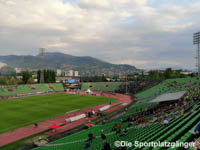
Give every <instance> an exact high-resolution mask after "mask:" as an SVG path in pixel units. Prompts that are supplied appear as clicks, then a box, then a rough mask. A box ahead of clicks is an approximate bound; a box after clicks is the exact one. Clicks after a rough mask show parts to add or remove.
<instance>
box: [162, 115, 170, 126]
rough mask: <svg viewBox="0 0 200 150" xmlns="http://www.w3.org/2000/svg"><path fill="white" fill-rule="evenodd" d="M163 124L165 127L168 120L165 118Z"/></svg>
mask: <svg viewBox="0 0 200 150" xmlns="http://www.w3.org/2000/svg"><path fill="white" fill-rule="evenodd" d="M163 124H164V125H167V124H169V121H168V119H167V118H166V117H165V119H164V121H163Z"/></svg>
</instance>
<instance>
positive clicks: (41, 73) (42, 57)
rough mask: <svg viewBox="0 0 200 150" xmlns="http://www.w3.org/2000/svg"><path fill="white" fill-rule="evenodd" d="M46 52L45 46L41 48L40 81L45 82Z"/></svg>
mask: <svg viewBox="0 0 200 150" xmlns="http://www.w3.org/2000/svg"><path fill="white" fill-rule="evenodd" d="M44 53H45V48H40V54H39V55H40V68H41V71H40V83H44V70H43V69H44V68H43V62H44Z"/></svg>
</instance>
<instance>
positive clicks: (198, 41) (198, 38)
mask: <svg viewBox="0 0 200 150" xmlns="http://www.w3.org/2000/svg"><path fill="white" fill-rule="evenodd" d="M193 44H194V45H197V57H196V59H197V71H198V77H200V32H197V33H194V34H193Z"/></svg>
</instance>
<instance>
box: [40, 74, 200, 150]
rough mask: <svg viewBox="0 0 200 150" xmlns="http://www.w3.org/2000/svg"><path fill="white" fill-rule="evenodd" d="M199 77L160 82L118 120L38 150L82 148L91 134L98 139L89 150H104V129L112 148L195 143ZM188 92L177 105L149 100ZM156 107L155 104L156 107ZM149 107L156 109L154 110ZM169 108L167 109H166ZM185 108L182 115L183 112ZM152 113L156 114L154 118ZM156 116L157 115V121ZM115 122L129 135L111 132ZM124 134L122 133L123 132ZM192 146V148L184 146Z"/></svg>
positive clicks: (199, 115) (158, 149) (199, 114)
mask: <svg viewBox="0 0 200 150" xmlns="http://www.w3.org/2000/svg"><path fill="white" fill-rule="evenodd" d="M199 83H200V82H199V80H198V79H196V78H184V79H170V80H166V81H163V82H161V83H160V84H158V85H156V86H154V87H152V88H150V89H148V90H145V91H143V92H140V93H138V94H136V96H137V98H138V103H137V104H136V105H135V106H134V107H133V108H131V109H130V110H129V111H128V112H127V113H125V114H124V115H122V116H120V117H119V118H117V119H114V120H111V121H109V122H107V123H105V124H102V125H96V126H94V127H92V128H89V129H88V130H83V131H81V132H79V133H76V134H73V135H71V136H68V137H65V138H63V139H60V140H57V141H55V142H52V143H50V144H48V145H45V146H42V147H39V148H36V150H47V149H48V150H64V149H67V150H82V149H84V147H85V143H86V140H87V137H88V134H89V133H92V134H93V135H94V136H95V138H94V139H93V140H92V142H91V145H90V147H89V148H88V149H89V150H101V149H102V147H103V140H102V139H101V137H100V134H101V131H102V130H103V132H104V134H105V135H106V141H107V142H108V143H109V144H110V146H111V148H112V149H117V148H116V147H115V145H114V142H115V141H129V142H133V143H134V142H135V141H140V142H151V141H154V142H158V141H160V142H164V141H167V142H176V141H179V142H192V141H194V135H193V133H192V132H191V130H192V129H193V128H194V127H195V126H196V124H197V123H198V122H199V119H200V102H199V97H200V89H199V85H200V84H199ZM179 91H187V93H186V95H185V96H184V98H183V100H182V101H181V103H180V101H179V102H177V103H175V106H176V107H173V109H169V108H170V107H171V106H168V105H160V107H156V106H158V103H151V104H149V103H148V102H149V101H151V100H152V99H155V98H156V97H157V96H159V95H161V94H164V93H171V92H179ZM154 106H155V107H154ZM150 108H154V109H153V113H150V112H151V109H150ZM166 110H167V112H166ZM182 110H184V113H183V114H182V113H181V111H182ZM130 115H131V116H132V117H133V121H131V122H132V123H131V124H130V121H127V118H128V117H129V116H130ZM152 116H153V117H152ZM153 118H156V119H155V120H154V119H153ZM164 118H168V119H169V124H167V125H164V124H163V123H162V121H163V119H164ZM114 124H117V125H119V124H121V126H122V129H121V130H122V131H123V130H124V129H127V131H128V132H127V134H125V135H123V134H121V133H118V134H117V133H116V132H113V131H112V128H113V125H114ZM122 133H123V132H122ZM127 149H134V150H140V149H144V150H150V149H156V150H161V149H163V148H162V147H156V148H153V147H140V148H139V147H134V146H133V147H131V148H127ZM164 149H177V150H178V149H183V148H164ZM185 149H193V148H185Z"/></svg>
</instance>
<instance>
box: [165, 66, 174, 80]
mask: <svg viewBox="0 0 200 150" xmlns="http://www.w3.org/2000/svg"><path fill="white" fill-rule="evenodd" d="M172 74H173V71H172V68H167V69H166V70H165V73H164V77H165V79H170V78H171V77H172Z"/></svg>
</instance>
